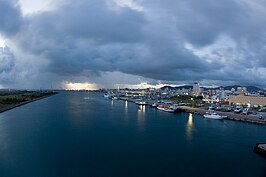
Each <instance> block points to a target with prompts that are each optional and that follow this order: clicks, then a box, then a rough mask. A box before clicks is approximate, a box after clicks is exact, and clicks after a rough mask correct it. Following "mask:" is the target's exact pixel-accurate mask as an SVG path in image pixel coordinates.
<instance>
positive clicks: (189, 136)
mask: <svg viewBox="0 0 266 177" xmlns="http://www.w3.org/2000/svg"><path fill="white" fill-rule="evenodd" d="M192 131H193V114H192V113H189V115H188V120H187V126H186V135H187V140H188V141H191V140H192V134H193V132H192Z"/></svg>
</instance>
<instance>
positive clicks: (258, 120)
mask: <svg viewBox="0 0 266 177" xmlns="http://www.w3.org/2000/svg"><path fill="white" fill-rule="evenodd" d="M118 99H120V100H124V101H129V102H132V103H136V101H137V99H133V98H128V97H118ZM143 102H146V103H147V104H148V105H152V104H153V103H154V101H153V100H143ZM179 107H180V108H181V110H182V111H183V112H188V113H193V114H198V115H202V116H203V115H204V114H206V112H207V111H208V110H207V109H203V108H192V107H189V106H179ZM215 112H216V113H217V114H219V115H220V116H222V117H223V118H224V119H226V120H233V121H241V122H247V123H254V124H262V125H265V124H266V117H265V115H264V116H261V115H252V114H249V115H244V114H236V113H234V112H223V111H215Z"/></svg>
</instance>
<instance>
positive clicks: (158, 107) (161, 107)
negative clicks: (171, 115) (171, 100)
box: [157, 105, 175, 112]
mask: <svg viewBox="0 0 266 177" xmlns="http://www.w3.org/2000/svg"><path fill="white" fill-rule="evenodd" d="M157 109H158V110H161V111H165V112H175V110H174V109H173V108H172V107H170V106H167V105H159V106H157Z"/></svg>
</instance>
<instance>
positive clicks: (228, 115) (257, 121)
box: [180, 106, 266, 124]
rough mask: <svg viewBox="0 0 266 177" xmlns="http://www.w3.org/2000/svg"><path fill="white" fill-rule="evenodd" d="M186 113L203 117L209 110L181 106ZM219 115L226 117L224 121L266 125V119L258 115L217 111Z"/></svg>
mask: <svg viewBox="0 0 266 177" xmlns="http://www.w3.org/2000/svg"><path fill="white" fill-rule="evenodd" d="M180 107H181V108H182V109H183V110H184V111H185V112H189V113H194V114H199V115H203V114H205V113H206V111H207V110H205V109H202V108H191V107H188V106H180ZM215 112H216V113H217V114H219V115H221V116H226V117H225V118H224V119H228V120H235V121H242V122H249V123H255V124H266V119H265V117H264V118H260V117H258V116H256V115H242V114H236V113H233V112H222V111H215Z"/></svg>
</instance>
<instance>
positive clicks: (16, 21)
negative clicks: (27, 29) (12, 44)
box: [0, 0, 22, 35]
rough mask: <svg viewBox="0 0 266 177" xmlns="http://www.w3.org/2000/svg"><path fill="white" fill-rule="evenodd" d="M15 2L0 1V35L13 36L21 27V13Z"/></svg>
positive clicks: (11, 0)
mask: <svg viewBox="0 0 266 177" xmlns="http://www.w3.org/2000/svg"><path fill="white" fill-rule="evenodd" d="M15 2H16V1H13V0H10V1H8V0H0V34H1V33H3V34H4V35H13V34H15V33H16V32H18V30H19V28H20V25H21V23H22V22H21V20H22V19H21V12H20V9H19V7H18V6H16V5H14V3H15Z"/></svg>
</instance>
